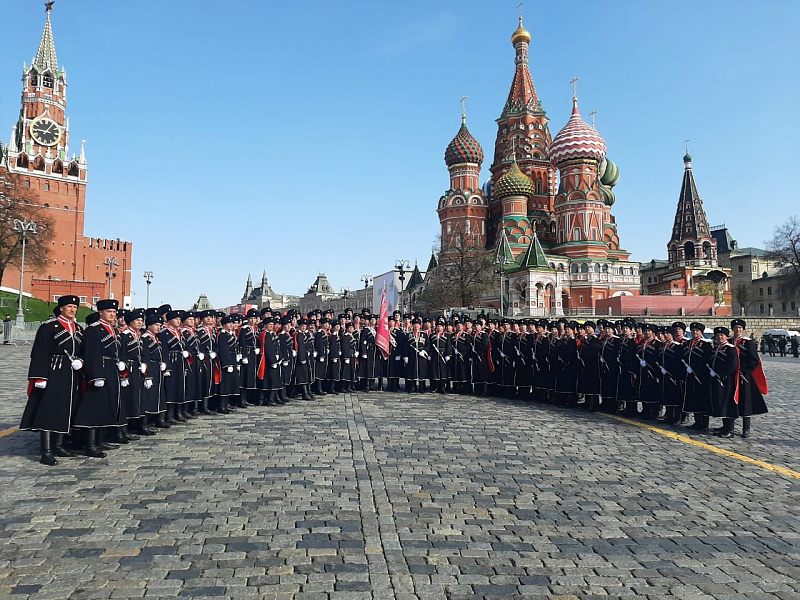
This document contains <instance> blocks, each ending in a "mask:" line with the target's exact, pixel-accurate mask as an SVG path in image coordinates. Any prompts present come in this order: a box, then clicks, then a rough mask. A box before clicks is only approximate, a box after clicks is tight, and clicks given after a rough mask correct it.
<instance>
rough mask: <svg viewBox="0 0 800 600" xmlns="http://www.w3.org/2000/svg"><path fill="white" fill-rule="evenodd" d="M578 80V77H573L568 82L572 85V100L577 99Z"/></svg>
mask: <svg viewBox="0 0 800 600" xmlns="http://www.w3.org/2000/svg"><path fill="white" fill-rule="evenodd" d="M579 79H580V77H573V78H572V80H571V81H570V83H571V84H572V97H573V98H577V97H578V80H579Z"/></svg>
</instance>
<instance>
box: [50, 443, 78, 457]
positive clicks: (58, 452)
mask: <svg viewBox="0 0 800 600" xmlns="http://www.w3.org/2000/svg"><path fill="white" fill-rule="evenodd" d="M53 454H54V455H55V456H58V457H59V458H74V457H75V456H77V454H75V453H74V452H70V451H69V450H67V449H66V448H64V446H56V447H55V448H53Z"/></svg>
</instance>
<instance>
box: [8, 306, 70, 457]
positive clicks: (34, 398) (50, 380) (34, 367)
mask: <svg viewBox="0 0 800 600" xmlns="http://www.w3.org/2000/svg"><path fill="white" fill-rule="evenodd" d="M79 305H80V300H79V298H78V297H77V296H71V295H70V296H61V297H60V298H59V299H58V304H57V306H56V307H55V309H54V310H53V313H54V314H55V315H56V317H55V318H53V319H50V320H49V321H46V322H45V323H43V324H42V326H41V327H39V330H38V331H37V332H36V339H35V340H34V342H33V348H32V349H31V364H30V367H29V368H28V381H29V385H28V403H27V404H26V406H25V412H24V413H23V414H22V421H21V422H20V425H19V428H20V429H27V430H31V431H38V432H39V436H40V451H41V457H40V459H39V462H41V463H42V464H43V465H48V466H53V465H56V464H58V463H57V461H56V459H55V457H56V456H59V457H69V456H75V455H74V454H73V453H72V452H69V451H68V450H66V449H65V448H64V447H63V440H64V435H65V434H68V433H69V431H70V425H71V423H70V418H71V417H72V413H73V410H74V407H75V405H76V404H77V402H78V399H79V389H80V383H81V375H80V371H81V369H83V361H82V360H81V359H80V356H81V345H82V341H83V330H82V329H81V327H80V325H78V324H77V323H76V322H75V314H76V313H77V311H78V306H79Z"/></svg>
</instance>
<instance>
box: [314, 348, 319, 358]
mask: <svg viewBox="0 0 800 600" xmlns="http://www.w3.org/2000/svg"><path fill="white" fill-rule="evenodd" d="M317 356H319V353H318V352H317V351H316V350H314V358H317Z"/></svg>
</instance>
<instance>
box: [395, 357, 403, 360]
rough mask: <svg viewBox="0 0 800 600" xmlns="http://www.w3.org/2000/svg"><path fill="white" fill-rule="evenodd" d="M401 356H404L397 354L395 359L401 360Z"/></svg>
mask: <svg viewBox="0 0 800 600" xmlns="http://www.w3.org/2000/svg"><path fill="white" fill-rule="evenodd" d="M401 358H402V356H395V357H394V359H395V360H400V359H401Z"/></svg>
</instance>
